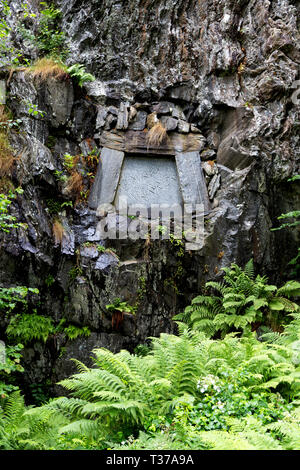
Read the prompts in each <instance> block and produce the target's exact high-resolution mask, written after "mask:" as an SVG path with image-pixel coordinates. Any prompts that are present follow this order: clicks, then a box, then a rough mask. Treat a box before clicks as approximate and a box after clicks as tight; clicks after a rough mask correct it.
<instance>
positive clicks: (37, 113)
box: [26, 101, 46, 118]
mask: <svg viewBox="0 0 300 470" xmlns="http://www.w3.org/2000/svg"><path fill="white" fill-rule="evenodd" d="M26 105H27V106H28V110H27V112H28V114H29V115H31V116H33V117H41V118H44V117H45V114H46V113H45V111H41V110H40V109H38V106H37V104H33V103H30V102H29V101H26Z"/></svg>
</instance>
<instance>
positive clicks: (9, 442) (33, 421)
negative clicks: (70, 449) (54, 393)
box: [0, 392, 66, 450]
mask: <svg viewBox="0 0 300 470" xmlns="http://www.w3.org/2000/svg"><path fill="white" fill-rule="evenodd" d="M65 422H66V419H64V418H63V417H62V415H55V413H53V412H52V411H51V410H47V409H40V408H32V409H30V408H28V409H26V407H25V404H24V399H23V397H22V396H21V395H20V392H14V393H12V394H11V395H10V396H9V398H8V399H7V400H5V401H4V403H3V404H1V406H0V449H1V450H45V449H51V448H53V447H54V445H57V443H58V439H57V435H58V429H59V427H61V426H62V425H63V424H64V423H65Z"/></svg>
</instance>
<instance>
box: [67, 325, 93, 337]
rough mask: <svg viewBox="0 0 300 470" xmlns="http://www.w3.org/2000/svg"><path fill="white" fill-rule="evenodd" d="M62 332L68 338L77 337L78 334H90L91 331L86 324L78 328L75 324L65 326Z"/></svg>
mask: <svg viewBox="0 0 300 470" xmlns="http://www.w3.org/2000/svg"><path fill="white" fill-rule="evenodd" d="M63 331H64V333H65V334H66V335H67V337H68V338H69V339H71V340H72V339H76V338H79V337H80V336H86V337H87V336H90V334H91V331H90V329H89V328H88V327H87V326H83V327H81V328H79V327H78V326H75V325H69V326H67V327H66V328H64V330H63Z"/></svg>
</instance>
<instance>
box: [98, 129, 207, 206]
mask: <svg viewBox="0 0 300 470" xmlns="http://www.w3.org/2000/svg"><path fill="white" fill-rule="evenodd" d="M126 134H127V133H126V132H125V133H111V134H110V135H109V136H107V135H106V136H105V138H104V141H105V144H106V145H105V146H104V147H103V149H102V150H101V156H100V161H99V166H98V170H97V174H96V177H95V181H94V185H93V188H92V190H91V193H90V197H89V206H90V207H91V208H92V209H97V208H98V207H99V206H100V205H103V204H112V205H117V204H118V201H119V200H120V197H121V196H122V197H124V196H125V197H126V198H127V202H128V205H144V206H146V207H147V208H150V207H151V205H153V204H160V205H161V204H167V205H169V206H172V205H174V204H176V205H181V206H183V205H191V204H192V205H193V206H195V205H196V204H203V206H204V210H205V211H207V210H208V209H209V199H208V195H207V187H206V184H205V179H204V176H203V171H202V167H201V159H200V154H199V150H197V140H195V138H194V136H192V138H191V140H190V141H189V140H188V138H185V139H186V140H185V141H184V142H182V141H180V140H178V139H180V138H182V136H179V137H178V138H177V136H175V135H174V134H175V133H174V134H173V136H172V139H170V140H169V143H168V145H166V144H165V145H163V146H161V147H158V148H157V147H155V148H151V147H150V148H149V146H148V145H147V143H146V142H144V141H142V139H141V138H140V134H139V135H137V134H138V133H132V132H131V133H130V136H128V135H126ZM128 134H129V133H128ZM128 137H131V138H128ZM184 147H185V149H187V150H190V151H184V150H185V149H184Z"/></svg>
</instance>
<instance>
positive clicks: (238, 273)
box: [174, 260, 300, 337]
mask: <svg viewBox="0 0 300 470" xmlns="http://www.w3.org/2000/svg"><path fill="white" fill-rule="evenodd" d="M223 271H224V272H225V275H224V281H223V282H207V283H206V288H209V289H212V291H215V292H217V293H218V295H200V296H197V297H195V298H194V299H193V300H192V303H191V305H189V306H188V307H186V309H185V311H184V312H183V313H181V314H178V315H176V316H175V317H174V320H179V321H183V322H185V323H187V324H188V325H189V326H190V327H192V328H194V329H197V330H199V331H203V332H204V333H205V334H206V335H207V336H208V337H214V336H216V334H220V335H221V336H222V337H224V335H225V334H227V333H229V332H230V331H237V332H241V333H243V334H248V333H249V332H250V331H251V330H252V329H254V328H255V329H256V328H257V327H258V326H261V325H269V326H271V327H276V325H278V324H279V320H280V319H282V316H283V315H285V314H287V313H291V312H297V311H299V306H298V305H297V304H296V303H294V302H292V301H291V300H290V297H296V296H299V293H300V283H299V282H297V281H289V282H287V283H286V284H285V285H284V286H282V287H281V288H280V289H277V287H276V286H274V285H269V284H268V283H267V282H268V279H267V277H266V276H260V275H258V276H256V277H255V276H254V267H253V261H252V260H250V261H249V262H248V263H247V264H246V266H245V268H244V270H242V269H241V268H240V267H239V266H237V265H236V264H232V265H231V267H230V268H224V269H223ZM280 315H281V317H280Z"/></svg>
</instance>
